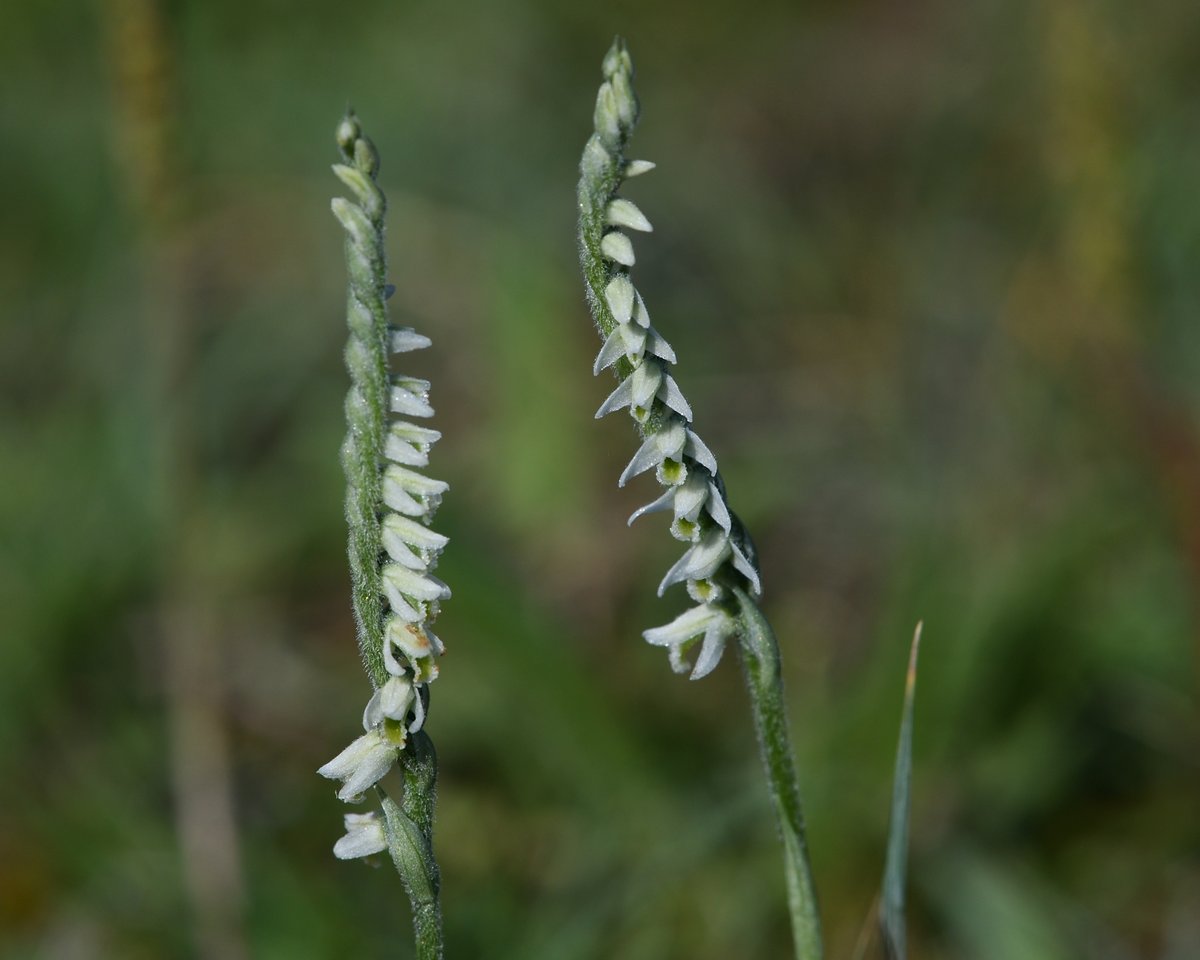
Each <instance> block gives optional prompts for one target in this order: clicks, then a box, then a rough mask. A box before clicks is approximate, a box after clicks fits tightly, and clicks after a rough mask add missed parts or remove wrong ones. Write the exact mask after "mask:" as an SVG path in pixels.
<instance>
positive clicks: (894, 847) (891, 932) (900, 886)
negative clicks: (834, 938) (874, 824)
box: [879, 623, 924, 960]
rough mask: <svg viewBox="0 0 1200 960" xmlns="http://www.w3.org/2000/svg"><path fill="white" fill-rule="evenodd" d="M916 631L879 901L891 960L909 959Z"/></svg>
mask: <svg viewBox="0 0 1200 960" xmlns="http://www.w3.org/2000/svg"><path fill="white" fill-rule="evenodd" d="M922 626H924V623H918V624H917V629H916V630H915V631H914V632H913V639H912V650H911V651H910V652H909V655H908V677H907V679H906V681H905V684H904V711H903V713H902V714H901V717H900V743H899V744H898V745H897V747H896V778H895V781H894V782H893V784H892V820H891V825H890V827H889V828H888V846H887V862H886V863H885V864H884V868H883V894H882V898H881V901H880V904H879V929H880V933H881V934H882V936H883V952H884V956H886V957H887V958H888V960H905V956H906V955H907V953H908V948H907V943H906V939H907V938H906V934H905V925H904V881H905V875H906V873H907V872H908V808H909V801H910V798H911V793H912V726H913V700H914V699H915V693H916V688H917V653H918V651H919V650H920V648H921V628H922Z"/></svg>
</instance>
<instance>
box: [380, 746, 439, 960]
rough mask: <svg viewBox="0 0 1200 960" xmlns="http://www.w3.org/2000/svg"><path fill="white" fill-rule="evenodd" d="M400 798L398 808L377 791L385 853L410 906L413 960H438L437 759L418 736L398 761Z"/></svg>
mask: <svg viewBox="0 0 1200 960" xmlns="http://www.w3.org/2000/svg"><path fill="white" fill-rule="evenodd" d="M403 761H404V762H403V769H404V797H403V800H402V802H401V803H400V804H397V803H396V802H395V801H394V800H392V798H391V797H389V796H388V795H387V794H385V793H384V792H383V791H382V790H380V791H379V795H380V799H381V800H382V802H383V814H384V819H385V820H386V822H387V838H388V852H389V853H390V854H391V855H392V862H393V863H394V864H395V865H396V870H397V872H399V874H400V879H401V881H403V883H404V889H405V891H406V892H407V893H408V899H409V901H410V902H411V903H412V914H413V933H414V936H415V940H416V958H417V960H442V954H443V949H444V947H443V941H442V907H441V902H440V900H439V899H438V894H439V892H440V889H441V875H440V873H439V871H438V865H437V860H435V859H434V856H433V807H434V802H435V799H436V795H437V754H436V753H435V751H434V749H433V741H432V740H430V739H429V737H428V736H427V735H426V734H425V733H424V732H423V731H422V732H420V733H416V734H413V735H412V736H411V737H410V738H409V741H408V748H407V749H406V750H405V753H404V758H403Z"/></svg>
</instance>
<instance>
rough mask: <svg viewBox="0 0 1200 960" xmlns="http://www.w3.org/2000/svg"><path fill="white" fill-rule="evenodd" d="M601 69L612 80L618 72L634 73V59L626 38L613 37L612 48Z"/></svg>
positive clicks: (606, 55)
mask: <svg viewBox="0 0 1200 960" xmlns="http://www.w3.org/2000/svg"><path fill="white" fill-rule="evenodd" d="M600 69H601V71H603V73H604V76H605V77H607V78H611V77H612V76H614V75H615V74H616V73H617V72H618V71H624V72H625V73H630V74H632V73H633V58H632V57H631V56H630V55H629V45H628V44H627V43H626V42H625V38H624V37H622V36H620V35H618V36H616V37H613V42H612V46H611V47H609V48H608V53H606V54H605V55H604V62H603V63H602V64H601V66H600Z"/></svg>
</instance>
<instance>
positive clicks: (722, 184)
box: [0, 0, 1200, 960]
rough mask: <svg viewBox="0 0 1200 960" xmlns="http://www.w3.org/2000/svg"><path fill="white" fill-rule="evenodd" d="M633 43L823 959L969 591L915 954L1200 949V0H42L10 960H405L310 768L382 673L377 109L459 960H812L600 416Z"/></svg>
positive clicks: (1, 427)
mask: <svg viewBox="0 0 1200 960" xmlns="http://www.w3.org/2000/svg"><path fill="white" fill-rule="evenodd" d="M615 32H621V33H623V34H624V35H625V36H626V37H627V38H628V39H629V42H630V44H631V47H632V51H633V54H634V58H635V61H636V63H637V65H638V68H639V76H638V83H639V90H640V94H641V99H642V104H643V124H642V128H641V130H640V131H639V133H638V134H637V136H636V138H635V148H636V149H635V155H636V156H641V157H646V158H648V159H652V160H655V161H656V162H657V163H658V164H659V169H658V171H656V172H655V173H654V174H652V175H651V176H648V177H645V178H643V179H641V180H639V181H637V182H635V183H634V184H632V185H631V187H630V190H629V195H630V196H631V197H632V198H634V199H635V200H636V201H637V202H638V203H639V204H640V205H641V206H642V208H643V209H644V210H645V211H646V212H647V214H648V215H649V216H650V218H651V219H652V220H653V221H654V222H655V224H656V227H657V229H656V231H655V233H654V234H653V235H651V236H649V237H647V238H646V239H645V240H643V241H642V242H640V243H639V246H638V253H639V263H638V268H637V271H636V276H637V278H638V283H639V286H640V288H641V289H642V291H643V293H644V295H645V296H646V299H647V302H648V304H649V307H650V310H651V313H652V314H653V316H654V318H655V322H656V324H657V325H658V327H659V328H660V329H661V330H662V332H663V333H664V335H666V336H667V337H668V338H669V339H670V340H671V341H672V342H673V343H674V345H675V347H676V349H677V350H678V352H679V354H680V360H681V363H680V367H679V378H680V381H681V383H682V384H683V386H684V389H685V390H686V392H687V393H688V395H689V397H690V398H691V400H692V403H693V406H694V407H695V410H696V415H697V424H698V427H699V430H700V432H701V434H702V435H703V436H704V437H705V438H706V439H707V441H708V442H709V444H710V445H711V446H712V447H713V449H714V450H715V451H717V454H718V456H719V457H720V459H721V464H722V468H723V472H724V474H725V477H726V480H727V482H728V486H729V490H730V494H731V498H732V501H733V503H734V505H735V507H736V509H737V510H738V511H739V512H740V513H741V514H742V515H743V517H744V519H745V520H746V522H747V524H748V526H749V527H750V529H751V530H752V531H753V532H754V534H755V537H756V539H757V541H758V546H759V549H760V552H761V557H762V567H763V572H764V577H765V585H766V607H767V611H768V613H769V615H770V616H771V617H772V619H773V620H774V622H775V624H776V627H777V629H778V631H779V634H780V637H781V640H782V643H783V645H784V656H785V660H786V671H787V683H788V693H789V701H790V704H791V720H792V725H793V728H794V731H795V735H796V737H797V745H798V752H799V760H800V767H801V775H802V782H803V791H804V795H805V800H806V804H807V811H808V816H809V825H810V831H811V845H812V853H813V858H814V861H815V870H816V874H817V878H818V883H819V887H820V893H821V897H822V903H823V910H824V915H825V919H826V924H827V929H828V940H829V953H830V955H831V957H843V958H849V957H851V956H853V954H854V949H855V944H856V942H857V941H858V940H859V938H860V932H861V931H862V930H863V928H864V923H865V922H866V921H867V918H868V917H869V914H870V910H871V905H872V899H873V897H874V895H875V891H876V889H877V887H878V880H879V876H880V874H881V871H882V856H883V846H884V838H885V834H886V829H887V806H888V799H889V791H890V785H889V782H890V775H891V764H892V754H893V751H894V748H895V738H896V730H897V722H898V718H899V709H900V698H901V693H902V685H903V669H904V662H905V658H906V654H907V644H908V640H909V637H910V635H911V632H912V628H913V626H914V624H915V622H916V621H917V620H918V619H919V618H924V620H925V624H926V632H925V642H924V649H923V663H922V668H921V671H922V672H921V678H920V682H919V684H918V703H917V727H916V770H915V785H914V801H913V802H914V808H913V809H914V814H913V854H912V864H911V866H912V881H911V900H912V903H911V921H910V923H911V927H912V946H913V953H914V955H916V956H920V957H928V958H943V957H945V958H951V957H954V958H958V957H962V958H982V960H1040V958H1047V960H1053V958H1072V957H1100V958H1126V957H1153V958H1170V960H1182V958H1192V957H1196V956H1198V955H1200V946H1198V944H1200V814H1198V811H1200V712H1198V705H1197V697H1196V691H1197V680H1198V678H1200V666H1198V654H1200V621H1198V615H1197V607H1196V595H1197V584H1198V582H1200V422H1198V417H1197V413H1198V412H1200V324H1198V323H1197V318H1196V304H1197V303H1198V302H1200V271H1198V270H1197V264H1198V263H1200V191H1198V190H1197V184H1198V183H1200V173H1198V172H1197V171H1198V169H1200V167H1198V164H1197V157H1198V154H1200V119H1198V117H1200V114H1198V113H1197V103H1200V58H1198V57H1197V56H1196V50H1197V49H1198V48H1200V5H1195V4H1189V3H1180V2H1177V0H1149V2H1144V3H1139V4H1136V5H1130V4H1119V3H1116V2H1107V3H1106V2H1087V0H1054V2H1043V0H1018V2H1002V0H981V2H972V3H966V4H962V3H952V2H948V0H940V2H937V0H932V2H926V0H919V2H915V3H909V4H897V3H890V2H884V0H876V2H859V3H841V4H839V3H831V2H818V3H809V4H796V3H785V2H759V3H756V4H746V3H742V4H726V3H714V2H710V0H692V2H688V3H684V2H672V3H660V4H649V3H630V2H611V3H608V4H602V5H599V4H589V5H583V4H572V3H568V2H553V0H540V2H539V0H523V2H522V0H473V2H466V3H458V4H449V3H446V4H412V3H382V2H363V3H356V4H347V5H335V4H316V3H285V2H282V0H274V2H263V3H257V4H252V3H246V2H234V0H208V2H205V3H195V2H184V0H161V2H155V0H95V2H92V3H90V4H85V5H72V4H49V3H45V4H43V3H37V2H34V0H8V2H6V3H4V4H3V6H2V7H0V78H2V79H3V94H2V95H0V146H2V149H0V198H2V209H3V212H2V214H0V609H2V610H3V616H4V620H3V622H4V626H3V632H2V635H0V941H2V943H3V946H2V947H0V956H3V957H4V958H10V957H12V958H18V957H19V958H24V957H53V958H72V960H73V958H89V957H116V958H150V957H192V956H196V957H203V958H205V960H208V958H212V957H222V958H224V957H229V958H238V957H240V956H253V957H268V958H275V957H278V958H292V957H329V958H334V957H339V958H340V957H351V956H353V957H385V956H389V957H391V956H395V957H404V956H408V955H409V919H408V907H407V903H406V900H405V897H404V895H403V893H402V891H401V888H400V884H399V881H398V879H397V877H396V876H395V875H394V874H393V873H392V872H391V870H390V867H389V868H385V869H379V870H372V869H370V868H369V867H367V866H365V865H363V864H361V863H339V862H337V861H335V860H334V859H333V857H332V855H331V853H330V846H331V845H332V843H333V841H334V840H335V839H336V838H337V836H339V835H340V832H341V829H340V818H341V815H342V813H343V810H344V808H343V805H341V804H340V803H338V802H337V801H336V799H335V798H334V796H333V786H332V785H331V784H330V783H328V782H326V781H323V780H321V779H320V778H318V777H317V776H316V774H315V772H314V771H315V769H316V767H317V766H318V765H320V764H321V763H322V762H324V761H325V760H327V759H328V758H329V757H331V756H332V755H333V754H334V753H335V752H336V751H338V750H339V749H340V748H341V747H342V746H343V745H344V744H345V743H346V742H347V741H348V739H349V738H351V737H352V736H354V735H355V731H356V728H357V725H358V715H359V712H360V710H361V708H362V704H363V701H364V699H365V697H366V692H367V688H366V681H365V680H364V678H363V676H362V674H361V671H360V670H359V669H358V665H357V657H356V654H355V651H354V640H353V627H352V623H351V617H350V612H349V599H348V586H347V574H346V562H345V546H344V539H345V534H344V527H343V521H342V513H341V510H342V508H341V497H342V480H341V474H340V467H339V464H338V459H337V450H338V446H339V444H340V442H341V435H342V432H343V423H342V418H341V404H342V396H343V393H344V391H345V388H346V375H345V373H344V370H343V368H342V361H341V348H342V344H343V342H344V339H345V332H344V321H343V317H342V299H343V289H344V287H343V284H344V272H343V266H342V253H341V236H340V233H341V232H340V230H339V228H338V226H337V224H336V222H335V221H334V220H333V218H332V217H331V216H330V214H329V211H328V200H329V197H330V196H331V195H332V194H333V193H335V192H337V189H338V184H337V182H336V181H335V179H334V178H333V176H332V175H331V174H330V173H329V164H330V163H331V162H332V161H334V160H335V159H336V149H335V147H334V144H333V130H334V127H335V125H336V122H337V120H338V118H339V117H340V115H341V112H342V110H343V108H344V107H345V105H346V103H347V101H350V102H352V103H353V104H354V106H355V107H356V109H357V110H358V112H359V114H360V116H361V117H362V119H363V122H364V124H365V126H366V128H367V130H368V131H369V132H370V133H371V134H372V135H373V137H374V139H375V140H376V142H377V143H378V145H379V147H380V150H381V152H382V155H383V158H384V167H383V174H382V182H383V185H384V187H385V189H386V190H387V191H388V193H389V197H390V201H391V217H390V233H389V250H390V256H391V272H392V276H393V279H394V281H395V283H396V285H397V287H398V291H397V294H396V296H395V298H394V299H393V301H392V305H393V311H394V315H395V316H396V317H397V318H398V319H400V320H402V321H403V322H408V323H412V324H413V325H415V326H417V327H418V328H419V329H421V330H422V331H425V332H427V333H428V334H430V335H431V336H432V337H433V339H434V343H435V347H434V349H433V350H430V351H427V352H425V353H423V354H417V355H410V357H409V358H408V361H407V362H406V365H405V369H406V370H410V371H411V372H412V373H414V374H417V375H420V376H427V377H429V379H431V380H432V381H433V384H434V387H433V400H434V404H435V406H436V407H437V409H438V417H437V420H436V424H435V425H436V426H438V427H439V428H440V429H442V430H443V431H444V434H445V439H444V440H443V442H442V443H441V444H440V445H439V446H438V447H437V448H436V449H435V451H434V460H433V462H434V469H433V473H434V474H435V475H436V476H438V477H440V478H443V479H446V480H448V481H449V482H450V484H451V488H452V489H451V494H450V495H449V496H448V497H447V498H446V501H445V504H444V507H443V509H442V512H441V513H440V515H439V517H438V522H437V524H436V526H437V528H438V529H440V530H442V531H443V532H445V533H447V534H448V535H450V537H451V539H452V543H451V545H450V547H449V549H448V550H447V552H446V554H445V556H444V559H443V562H442V564H441V567H440V568H439V572H440V574H441V576H442V577H443V578H444V579H445V580H446V581H448V582H449V583H450V584H451V585H452V587H453V589H454V597H453V599H452V600H451V601H450V602H448V603H447V604H446V605H445V609H444V612H443V614H442V617H441V618H440V620H439V624H438V632H439V634H440V635H441V636H442V637H443V638H444V639H445V641H446V643H447V645H448V647H449V650H450V652H449V654H448V655H447V657H446V658H445V660H444V662H443V671H442V679H441V680H439V681H438V683H437V684H436V686H435V688H434V711H433V715H432V718H431V722H430V725H429V730H430V732H431V733H432V735H433V737H434V739H435V741H436V743H437V745H438V747H439V750H440V754H441V759H442V777H441V795H440V806H439V819H438V824H437V847H438V852H439V855H440V860H441V864H442V870H443V878H444V886H443V896H444V903H445V912H446V923H447V934H448V945H449V955H450V956H451V957H487V958H506V960H507V958H511V960H543V958H544V960H571V958H608V957H622V958H631V960H640V958H647V960H652V958H695V960H709V958H734V960H737V958H759V957H762V958H766V957H779V956H783V955H785V954H786V951H787V943H788V931H787V925H786V916H785V909H784V903H783V888H782V882H781V868H780V863H779V858H778V854H777V851H776V848H775V838H774V835H773V826H772V823H771V820H770V815H769V811H768V807H767V802H766V797H765V792H764V788H763V786H762V783H761V778H760V776H759V771H758V768H757V763H758V761H757V757H756V755H755V752H754V750H753V741H752V731H751V728H750V725H749V718H748V714H747V712H746V710H745V704H744V693H743V690H742V687H741V680H740V677H739V675H738V670H737V666H736V663H735V661H734V659H733V658H732V657H731V658H729V659H727V661H726V662H725V663H724V664H723V666H722V668H721V669H720V670H719V671H718V672H717V673H716V674H715V675H714V676H712V677H711V678H709V679H707V680H705V681H704V682H702V683H698V684H689V683H688V682H686V681H685V680H682V679H678V678H675V677H673V676H672V675H671V674H670V672H669V670H668V667H667V662H666V657H665V656H664V655H663V654H662V652H661V651H659V650H655V649H652V648H650V647H648V646H647V645H645V644H644V643H643V642H642V641H641V640H640V639H639V631H640V630H642V629H643V628H645V627H648V626H652V625H656V624H659V623H662V622H665V621H666V620H668V619H669V618H670V617H671V616H673V615H674V614H675V613H677V612H678V611H679V610H680V609H682V608H683V606H684V602H685V601H684V598H683V595H682V591H681V590H680V591H678V593H675V592H673V593H672V595H671V596H669V597H668V598H667V599H666V600H662V601H660V600H657V599H656V598H655V597H654V586H655V584H656V583H657V581H658V579H659V577H660V576H661V574H662V572H663V571H664V570H665V569H666V567H667V566H668V565H669V564H670V562H671V561H672V560H673V558H674V557H675V555H676V554H677V551H678V547H677V545H675V544H674V543H673V542H672V541H671V540H670V539H669V538H668V537H667V536H666V534H665V530H664V529H662V528H663V524H662V523H661V522H657V520H658V519H659V518H651V519H650V520H648V521H643V522H642V523H641V524H639V525H638V526H636V527H635V528H634V529H632V530H627V529H626V528H625V526H624V518H625V517H626V516H627V515H628V514H629V512H630V511H631V510H632V509H633V508H634V507H635V506H636V505H639V504H640V503H642V502H645V501H646V500H647V499H648V498H650V497H651V496H652V495H653V492H654V491H653V483H652V482H650V481H649V480H647V479H645V478H643V479H641V480H638V481H636V482H635V483H633V484H631V487H630V488H629V489H626V490H618V489H617V487H616V485H615V478H616V477H617V475H618V473H619V471H620V469H621V467H622V466H623V464H624V462H625V461H626V460H627V459H628V457H629V455H630V454H631V453H632V451H633V449H634V443H635V441H634V436H633V434H632V431H631V430H630V428H629V425H628V424H627V423H625V422H622V419H623V418H619V417H618V418H611V420H609V421H605V422H603V423H600V424H597V423H594V422H593V420H592V412H593V410H594V409H595V407H596V406H597V405H598V404H599V402H600V401H601V400H602V399H603V397H604V396H605V395H606V394H607V393H608V391H609V389H610V382H609V381H608V380H607V379H606V378H602V379H601V380H594V379H593V378H592V377H591V376H590V374H589V368H590V364H591V359H592V356H593V354H594V351H595V349H596V347H597V346H598V342H597V340H596V338H595V335H594V332H593V331H592V329H591V325H590V322H589V319H588V317H587V312H586V309H585V307H584V304H583V297H582V283H581V281H580V279H579V277H578V273H577V264H576V258H575V241H574V230H575V224H574V193H573V191H574V182H575V171H576V163H577V160H578V156H579V152H580V150H581V148H582V146H583V143H584V141H585V139H586V138H587V136H588V134H589V130H590V122H591V112H592V104H593V98H594V96H595V89H596V86H597V84H598V82H599V62H600V59H601V57H602V56H603V54H604V51H605V49H606V48H607V46H608V44H609V42H610V40H611V37H612V35H613V34H614V33H615ZM876 951H877V944H873V943H869V944H868V945H867V946H866V953H865V955H866V956H870V957H874V956H877V955H878V954H877V952H876Z"/></svg>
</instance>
